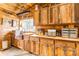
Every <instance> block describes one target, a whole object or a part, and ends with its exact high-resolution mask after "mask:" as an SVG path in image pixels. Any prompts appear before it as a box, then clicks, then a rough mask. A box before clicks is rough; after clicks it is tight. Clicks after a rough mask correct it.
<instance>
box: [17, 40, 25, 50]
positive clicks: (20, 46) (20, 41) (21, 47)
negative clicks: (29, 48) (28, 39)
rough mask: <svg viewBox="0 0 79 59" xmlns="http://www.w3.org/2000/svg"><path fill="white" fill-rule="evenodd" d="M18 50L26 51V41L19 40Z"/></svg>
mask: <svg viewBox="0 0 79 59" xmlns="http://www.w3.org/2000/svg"><path fill="white" fill-rule="evenodd" d="M18 48H20V49H22V50H24V40H22V39H18Z"/></svg>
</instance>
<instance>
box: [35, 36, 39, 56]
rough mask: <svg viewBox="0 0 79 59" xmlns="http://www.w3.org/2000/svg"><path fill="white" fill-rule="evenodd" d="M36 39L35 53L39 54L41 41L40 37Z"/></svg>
mask: <svg viewBox="0 0 79 59" xmlns="http://www.w3.org/2000/svg"><path fill="white" fill-rule="evenodd" d="M34 40H35V51H34V52H35V54H36V55H39V53H40V42H39V38H38V37H34Z"/></svg>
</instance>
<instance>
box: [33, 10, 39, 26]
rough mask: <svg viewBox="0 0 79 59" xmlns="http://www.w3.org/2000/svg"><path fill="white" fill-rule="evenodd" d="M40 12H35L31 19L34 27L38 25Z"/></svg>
mask: <svg viewBox="0 0 79 59" xmlns="http://www.w3.org/2000/svg"><path fill="white" fill-rule="evenodd" d="M39 12H40V11H39V10H35V11H34V14H33V17H34V24H35V25H39V24H40V13H39Z"/></svg>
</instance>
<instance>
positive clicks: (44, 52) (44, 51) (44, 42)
mask: <svg viewBox="0 0 79 59" xmlns="http://www.w3.org/2000/svg"><path fill="white" fill-rule="evenodd" d="M40 55H41V56H47V40H46V39H44V38H40Z"/></svg>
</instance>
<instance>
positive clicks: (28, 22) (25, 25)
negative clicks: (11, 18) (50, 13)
mask: <svg viewBox="0 0 79 59" xmlns="http://www.w3.org/2000/svg"><path fill="white" fill-rule="evenodd" d="M21 26H22V30H23V31H24V32H35V26H34V21H33V18H29V19H25V20H22V21H21Z"/></svg>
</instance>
